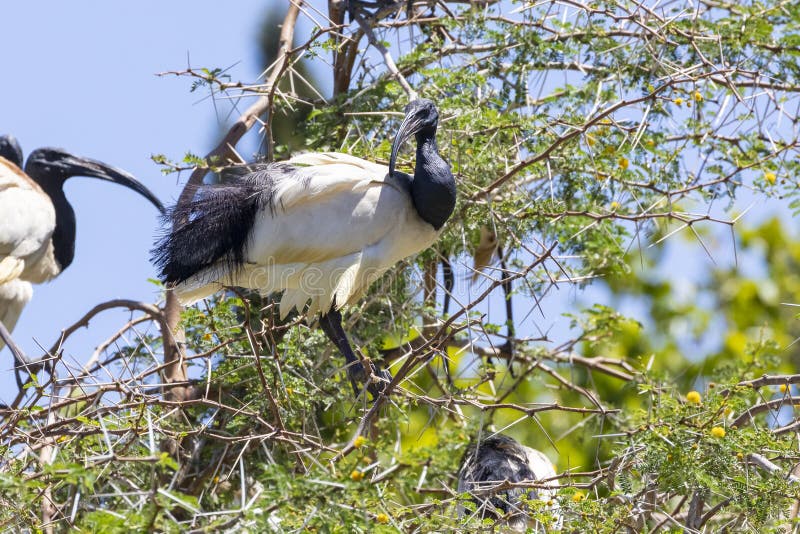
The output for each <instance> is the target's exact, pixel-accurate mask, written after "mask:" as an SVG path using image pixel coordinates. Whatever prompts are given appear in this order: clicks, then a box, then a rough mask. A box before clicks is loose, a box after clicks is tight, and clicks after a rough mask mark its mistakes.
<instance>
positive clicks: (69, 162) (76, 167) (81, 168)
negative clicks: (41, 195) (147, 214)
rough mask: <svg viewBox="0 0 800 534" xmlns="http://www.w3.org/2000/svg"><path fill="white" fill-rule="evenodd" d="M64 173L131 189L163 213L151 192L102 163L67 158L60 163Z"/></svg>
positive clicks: (156, 198) (117, 170)
mask: <svg viewBox="0 0 800 534" xmlns="http://www.w3.org/2000/svg"><path fill="white" fill-rule="evenodd" d="M59 163H60V164H61V165H62V168H63V169H64V171H65V173H66V174H67V175H69V176H91V177H92V178H99V179H101V180H106V181H109V182H113V183H115V184H119V185H122V186H125V187H127V188H128V189H132V190H134V191H136V192H137V193H139V194H140V195H142V196H143V197H144V198H146V199H147V200H149V201H150V203H151V204H153V205H154V206H155V207H156V208H157V209H158V211H159V212H161V213H162V214H163V213H164V206H163V205H162V204H161V201H160V200H158V197H156V196H155V194H153V192H152V191H150V190H149V189H147V188H146V187H145V186H144V185H143V184H142V183H141V182H139V181H138V180H137V179H136V178H134V177H133V175H131V174H130V173H128V172H125V171H123V170H122V169H118V168H116V167H112V166H111V165H108V164H106V163H103V162H102V161H97V160H93V159H89V158H81V157H78V156H72V155H70V156H67V157H65V158H63V159H62V160H61V161H60V162H59Z"/></svg>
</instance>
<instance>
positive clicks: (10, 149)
mask: <svg viewBox="0 0 800 534" xmlns="http://www.w3.org/2000/svg"><path fill="white" fill-rule="evenodd" d="M0 156H2V157H4V158H6V159H7V160H8V161H10V162H11V163H13V164H14V165H16V166H17V167H19V168H20V169H21V168H22V147H21V146H19V141H17V138H16V137H14V136H13V135H0Z"/></svg>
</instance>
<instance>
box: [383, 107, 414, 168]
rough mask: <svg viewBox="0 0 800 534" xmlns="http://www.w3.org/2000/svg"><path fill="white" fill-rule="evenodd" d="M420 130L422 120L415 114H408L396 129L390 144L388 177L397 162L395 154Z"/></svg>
mask: <svg viewBox="0 0 800 534" xmlns="http://www.w3.org/2000/svg"><path fill="white" fill-rule="evenodd" d="M421 128H422V119H421V118H420V117H418V116H417V115H415V114H408V115H406V116H405V118H404V119H403V122H401V123H400V128H398V129H397V135H395V136H394V142H393V143H392V154H391V156H389V176H391V175H393V174H394V166H395V163H396V161H397V153H398V152H400V147H401V146H403V143H405V142H406V141H408V140H409V139H410V138H411V136H412V135H414V134H415V133H417V132H418V131H420V129H421Z"/></svg>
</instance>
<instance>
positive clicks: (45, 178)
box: [0, 136, 164, 347]
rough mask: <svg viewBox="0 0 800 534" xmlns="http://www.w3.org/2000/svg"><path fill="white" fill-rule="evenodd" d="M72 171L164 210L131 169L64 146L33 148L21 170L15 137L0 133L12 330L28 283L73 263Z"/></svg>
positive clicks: (0, 210) (1, 210) (2, 309)
mask: <svg viewBox="0 0 800 534" xmlns="http://www.w3.org/2000/svg"><path fill="white" fill-rule="evenodd" d="M73 176H89V177H94V178H99V179H101V180H106V181H110V182H114V183H117V184H120V185H123V186H125V187H128V188H130V189H133V190H134V191H136V192H137V193H139V194H140V195H142V196H144V197H145V198H147V199H148V200H149V201H150V202H151V203H152V204H153V205H155V206H156V207H157V208H158V209H159V210H160V211H163V209H164V208H163V206H162V205H161V203H160V202H159V201H158V199H157V198H156V197H155V195H154V194H153V193H152V192H150V190H148V189H147V188H146V187H144V186H143V185H142V184H141V183H139V182H138V181H137V180H136V179H135V178H134V177H133V176H131V175H130V174H128V173H127V172H125V171H123V170H120V169H116V168H114V167H111V166H110V165H107V164H105V163H101V162H99V161H95V160H91V159H88V158H82V157H78V156H74V155H72V154H69V153H68V152H66V151H64V150H62V149H57V148H40V149H37V150H34V151H33V153H31V155H30V156H29V157H28V161H27V162H26V164H25V171H24V172H23V171H22V150H21V149H20V147H19V144H18V143H17V142H16V139H14V138H13V137H11V136H2V137H0V319H2V321H3V324H4V325H5V326H6V328H7V329H9V330H10V329H11V328H13V326H14V324H15V323H16V321H17V318H18V317H19V314H20V312H21V310H22V307H23V306H24V304H25V303H26V302H27V301H28V300H29V299H30V298H31V294H32V291H31V286H30V283H35V284H39V283H42V282H46V281H48V280H51V279H53V278H54V277H56V276H58V274H59V273H61V271H63V270H64V269H66V268H67V267H68V266H69V265H70V264H71V263H72V260H73V257H74V254H75V212H74V211H73V209H72V206H70V204H69V202H67V198H66V196H65V195H64V190H63V185H64V182H65V181H66V180H67V179H69V178H71V177H73ZM0 347H2V345H1V344H0Z"/></svg>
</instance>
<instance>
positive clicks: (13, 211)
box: [0, 157, 56, 283]
mask: <svg viewBox="0 0 800 534" xmlns="http://www.w3.org/2000/svg"><path fill="white" fill-rule="evenodd" d="M55 225H56V214H55V209H54V208H53V203H52V202H51V201H50V198H49V197H48V196H47V195H46V194H45V193H44V192H43V191H42V190H41V189H40V188H39V186H38V185H36V184H35V183H34V182H33V181H32V180H31V179H30V178H28V177H27V176H25V174H24V173H23V172H22V171H21V170H20V169H19V168H18V167H17V166H16V165H14V164H13V163H11V162H10V161H8V160H6V159H5V158H2V157H0V283H4V282H7V281H9V280H13V279H14V278H17V277H19V276H23V277H24V275H23V274H22V273H23V272H24V271H26V269H29V268H30V267H31V266H32V264H34V263H36V262H37V261H39V260H40V259H41V258H42V257H43V256H44V255H45V254H46V253H47V247H48V244H49V243H50V237H51V236H52V235H53V230H54V229H55ZM43 276H46V275H43ZM37 278H38V277H37ZM32 281H34V282H39V281H41V280H38V279H36V280H32Z"/></svg>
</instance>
